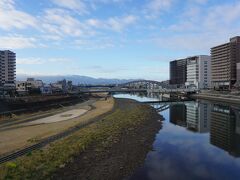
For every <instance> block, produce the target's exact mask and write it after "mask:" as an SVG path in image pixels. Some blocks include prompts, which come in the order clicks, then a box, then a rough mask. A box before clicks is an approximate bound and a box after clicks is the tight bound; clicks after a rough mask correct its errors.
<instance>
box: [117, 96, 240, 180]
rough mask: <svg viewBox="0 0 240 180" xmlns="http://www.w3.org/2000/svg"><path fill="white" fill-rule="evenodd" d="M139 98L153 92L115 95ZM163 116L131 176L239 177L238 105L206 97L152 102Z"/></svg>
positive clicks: (154, 179)
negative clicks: (142, 159)
mask: <svg viewBox="0 0 240 180" xmlns="http://www.w3.org/2000/svg"><path fill="white" fill-rule="evenodd" d="M114 97H118V98H130V99H135V100H137V101H140V102H146V101H154V100H156V101H158V100H160V99H161V98H160V97H158V96H157V95H155V96H154V95H151V96H147V95H145V96H144V95H141V96H139V95H130V94H117V95H114ZM152 106H153V107H155V108H156V109H157V110H158V111H159V113H160V114H161V115H162V116H163V117H164V121H163V127H162V128H161V129H160V130H159V132H158V133H157V134H156V138H155V141H154V143H153V149H152V151H150V152H149V153H148V154H147V156H146V159H145V162H144V164H143V165H142V167H140V168H139V169H137V170H136V172H135V173H134V174H133V176H132V177H130V178H129V179H130V180H158V179H184V180H186V179H234V180H236V179H240V107H237V106H234V105H225V104H221V103H215V102H210V101H200V100H199V101H192V102H191V101H190V102H189V101H188V102H181V103H170V104H169V103H168V104H166V103H165V104H164V103H158V104H152Z"/></svg>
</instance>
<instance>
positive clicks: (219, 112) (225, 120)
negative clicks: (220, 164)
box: [210, 104, 240, 157]
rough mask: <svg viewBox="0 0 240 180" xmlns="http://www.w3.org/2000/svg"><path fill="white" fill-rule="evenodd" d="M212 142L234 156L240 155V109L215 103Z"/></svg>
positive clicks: (211, 132) (212, 119)
mask: <svg viewBox="0 0 240 180" xmlns="http://www.w3.org/2000/svg"><path fill="white" fill-rule="evenodd" d="M210 142H211V144H213V145H215V146H217V147H219V148H221V149H224V150H225V151H227V152H229V154H231V155H233V156H236V157H239V156H240V111H239V110H238V109H236V108H233V107H230V106H224V105H219V104H214V105H213V108H212V112H211V129H210Z"/></svg>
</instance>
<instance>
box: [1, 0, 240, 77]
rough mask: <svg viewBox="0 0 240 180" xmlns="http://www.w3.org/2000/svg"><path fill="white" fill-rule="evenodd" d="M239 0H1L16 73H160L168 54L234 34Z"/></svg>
mask: <svg viewBox="0 0 240 180" xmlns="http://www.w3.org/2000/svg"><path fill="white" fill-rule="evenodd" d="M239 19H240V1H239V0H184V1H183V0H0V49H11V50H13V51H14V52H16V53H17V74H29V75H35V74H37V75H39V74H40V75H72V74H75V75H87V76H92V77H103V78H144V79H152V80H166V79H168V77H169V61H170V60H173V59H178V58H182V57H186V56H191V55H198V54H209V53H210V48H211V47H212V46H215V45H217V44H220V43H224V42H227V41H228V40H229V38H230V37H232V36H237V35H240V21H239Z"/></svg>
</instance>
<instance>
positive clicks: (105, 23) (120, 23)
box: [86, 15, 138, 32]
mask: <svg viewBox="0 0 240 180" xmlns="http://www.w3.org/2000/svg"><path fill="white" fill-rule="evenodd" d="M137 19H138V18H137V17H136V16H134V15H127V16H123V17H110V18H109V19H107V20H98V19H88V20H87V21H86V24H87V25H89V26H92V27H95V28H98V29H109V30H112V31H116V32H121V31H123V30H124V29H126V28H127V27H129V26H131V25H133V24H135V23H136V21H137Z"/></svg>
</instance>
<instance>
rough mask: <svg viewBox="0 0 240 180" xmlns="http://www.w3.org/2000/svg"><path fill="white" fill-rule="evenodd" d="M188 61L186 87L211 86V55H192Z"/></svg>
mask: <svg viewBox="0 0 240 180" xmlns="http://www.w3.org/2000/svg"><path fill="white" fill-rule="evenodd" d="M186 61H187V80H186V83H185V86H186V88H194V89H208V88H211V57H210V56H207V55H200V56H192V57H188V58H187V59H186Z"/></svg>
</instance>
